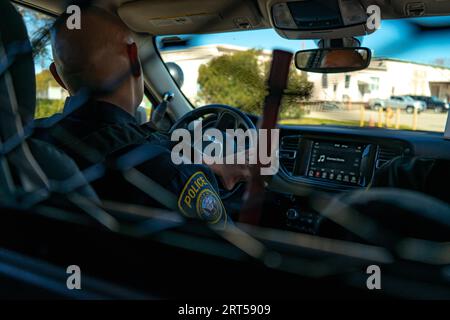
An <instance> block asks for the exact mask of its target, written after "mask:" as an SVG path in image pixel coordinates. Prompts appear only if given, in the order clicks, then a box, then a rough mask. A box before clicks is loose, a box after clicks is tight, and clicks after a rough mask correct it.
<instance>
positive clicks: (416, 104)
mask: <svg viewBox="0 0 450 320" xmlns="http://www.w3.org/2000/svg"><path fill="white" fill-rule="evenodd" d="M369 107H370V109H373V110H378V109H380V108H383V110H385V109H387V108H392V109H401V110H405V111H406V112H407V113H413V112H414V108H416V109H417V111H418V112H422V111H425V109H426V108H427V105H426V103H425V102H423V101H419V100H414V99H413V98H411V97H409V96H390V97H389V99H371V100H370V101H369Z"/></svg>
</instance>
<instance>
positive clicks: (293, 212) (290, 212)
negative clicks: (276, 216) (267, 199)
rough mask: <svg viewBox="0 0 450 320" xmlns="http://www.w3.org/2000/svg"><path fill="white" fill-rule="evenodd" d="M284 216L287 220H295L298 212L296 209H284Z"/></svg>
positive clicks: (298, 215) (298, 214)
mask: <svg viewBox="0 0 450 320" xmlns="http://www.w3.org/2000/svg"><path fill="white" fill-rule="evenodd" d="M286 217H287V218H288V219H289V220H297V219H298V218H299V217H300V213H299V212H298V211H297V210H296V209H294V208H291V209H289V210H288V211H286Z"/></svg>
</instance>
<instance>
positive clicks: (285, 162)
mask: <svg viewBox="0 0 450 320" xmlns="http://www.w3.org/2000/svg"><path fill="white" fill-rule="evenodd" d="M299 144H300V136H286V137H283V138H281V145H280V152H279V156H280V164H281V167H282V168H284V170H285V171H286V172H287V173H289V174H291V175H292V174H293V173H294V167H295V159H296V157H297V151H298V148H299Z"/></svg>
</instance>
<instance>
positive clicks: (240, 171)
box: [209, 164, 250, 190]
mask: <svg viewBox="0 0 450 320" xmlns="http://www.w3.org/2000/svg"><path fill="white" fill-rule="evenodd" d="M209 167H210V168H211V170H212V171H213V172H214V173H215V174H216V175H217V176H218V177H219V179H220V181H221V182H222V184H223V186H224V187H225V189H227V190H231V189H233V188H234V186H235V185H236V184H237V183H239V182H241V181H246V180H248V179H249V178H250V169H249V166H248V165H247V164H211V165H209Z"/></svg>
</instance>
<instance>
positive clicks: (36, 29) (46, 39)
mask: <svg viewBox="0 0 450 320" xmlns="http://www.w3.org/2000/svg"><path fill="white" fill-rule="evenodd" d="M15 7H16V9H17V11H18V12H19V13H20V14H21V15H22V17H23V19H24V21H25V24H26V26H27V30H28V35H29V37H30V42H31V46H32V47H33V56H34V59H35V62H36V64H38V65H41V66H42V67H43V66H45V65H46V63H47V61H48V59H50V56H51V55H50V46H49V44H50V34H49V29H50V27H51V26H52V24H53V22H54V20H55V18H53V17H51V16H48V15H46V14H42V13H40V12H38V11H34V10H31V9H28V8H25V7H22V6H20V5H15Z"/></svg>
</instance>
